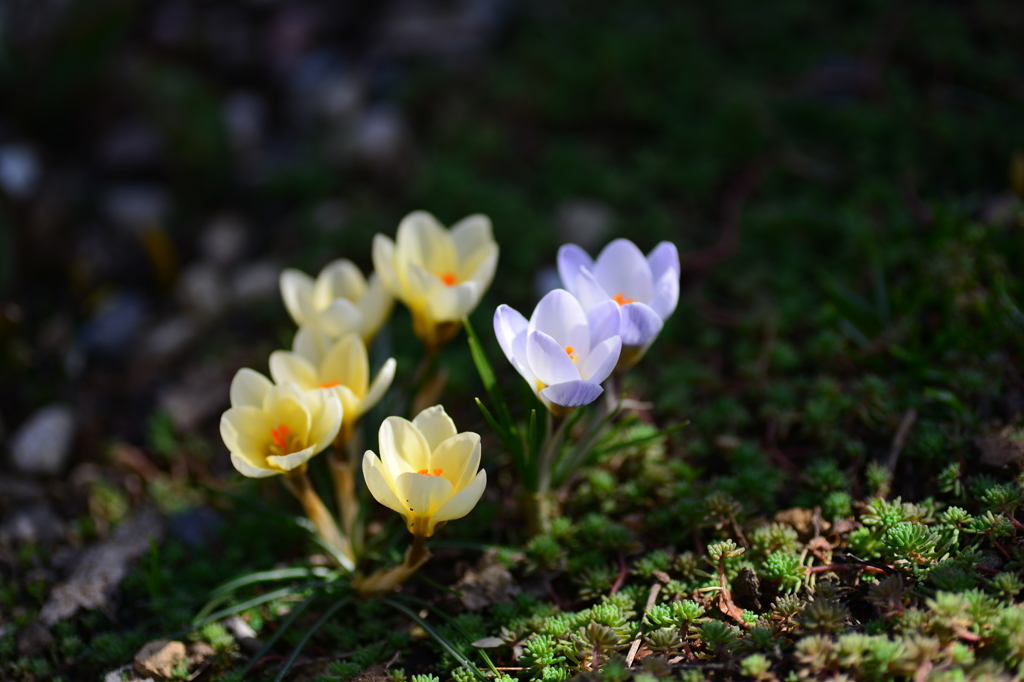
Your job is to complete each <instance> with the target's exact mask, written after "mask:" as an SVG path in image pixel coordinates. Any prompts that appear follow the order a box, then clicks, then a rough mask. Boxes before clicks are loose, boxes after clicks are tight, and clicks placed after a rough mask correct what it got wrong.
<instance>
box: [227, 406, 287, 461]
mask: <svg viewBox="0 0 1024 682" xmlns="http://www.w3.org/2000/svg"><path fill="white" fill-rule="evenodd" d="M273 426H274V423H273V421H272V420H271V419H270V417H269V415H267V413H266V412H264V411H263V409H262V408H259V407H252V406H249V405H243V406H241V407H232V408H231V409H230V410H228V411H226V412H225V413H224V414H223V415H221V418H220V437H221V438H222V439H223V440H224V445H226V446H227V448H228V450H229V451H230V452H232V453H234V454H236V455H239V456H241V457H242V458H244V459H245V460H246V461H247V462H249V463H250V464H252V465H253V466H256V467H258V466H262V465H263V464H265V461H264V457H265V456H266V454H265V453H266V451H267V446H268V445H269V444H270V429H271V428H273Z"/></svg>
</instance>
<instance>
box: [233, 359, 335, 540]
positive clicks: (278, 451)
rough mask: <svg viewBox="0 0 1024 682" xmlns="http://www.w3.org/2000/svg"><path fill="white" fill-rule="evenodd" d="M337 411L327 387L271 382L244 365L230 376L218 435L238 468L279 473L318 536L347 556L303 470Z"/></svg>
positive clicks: (326, 440) (326, 437) (329, 433)
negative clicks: (227, 403) (305, 387)
mask: <svg viewBox="0 0 1024 682" xmlns="http://www.w3.org/2000/svg"><path fill="white" fill-rule="evenodd" d="M342 412H343V410H342V406H341V401H340V400H339V399H338V396H337V395H336V394H335V392H334V391H332V390H325V389H314V390H309V391H305V390H302V389H301V388H300V387H299V386H297V385H295V384H292V383H286V384H282V385H279V386H275V385H274V384H272V383H271V382H270V380H269V379H267V378H266V377H265V376H263V375H262V374H260V373H259V372H256V371H253V370H251V369H248V368H245V369H240V370H239V371H238V372H237V373H236V374H235V378H234V379H233V380H232V382H231V409H229V410H228V411H227V412H225V413H224V415H223V416H222V417H221V420H220V435H221V438H223V439H224V444H225V445H226V446H227V448H228V451H230V453H231V463H232V464H233V465H234V466H235V468H236V469H238V471H239V472H241V473H242V474H243V475H245V476H249V477H251V478H265V477H268V476H277V475H282V476H283V477H284V478H283V480H284V483H285V486H286V487H287V488H288V489H289V490H290V491H291V492H292V493H293V494H294V495H295V496H296V497H297V498H298V500H299V502H301V503H302V506H303V509H304V510H305V512H306V516H308V517H309V519H310V521H312V522H313V523H314V524H315V525H316V527H317V531H318V532H319V533H320V535H321V537H323V539H324V541H326V542H327V543H328V544H329V545H331V546H332V547H333V548H335V549H336V550H338V551H339V552H341V553H342V554H343V555H344V556H348V557H351V547H350V545H349V543H348V540H347V538H345V537H344V536H343V535H342V534H341V532H340V531H339V530H338V526H337V524H336V523H335V522H334V519H333V518H332V517H331V514H330V512H328V511H327V508H326V507H325V506H324V503H323V501H322V500H321V499H320V497H319V495H317V494H316V491H315V490H314V488H313V485H312V483H311V482H310V480H309V477H308V476H307V475H306V469H307V466H308V465H307V463H308V462H309V460H310V459H311V458H312V457H313V456H314V455H316V454H318V453H320V452H322V451H323V450H324V449H326V448H327V446H329V445H330V444H331V443H332V442H333V441H334V438H335V436H337V434H338V429H340V428H341V423H342Z"/></svg>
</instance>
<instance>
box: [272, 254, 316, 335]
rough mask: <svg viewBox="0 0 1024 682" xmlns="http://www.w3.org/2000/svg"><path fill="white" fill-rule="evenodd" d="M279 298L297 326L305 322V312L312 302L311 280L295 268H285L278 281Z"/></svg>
mask: <svg viewBox="0 0 1024 682" xmlns="http://www.w3.org/2000/svg"><path fill="white" fill-rule="evenodd" d="M279 284H280V287H281V298H282V300H284V307H285V308H287V309H288V314H289V315H291V316H292V319H293V320H294V321H295V324H297V325H300V326H301V325H303V324H305V323H306V322H307V320H306V317H305V312H306V311H307V310H309V309H310V307H311V306H312V301H313V278H312V277H310V276H309V275H307V274H306V273H304V272H302V271H301V270H296V269H295V268H287V269H285V270H284V271H282V272H281V277H280V279H279Z"/></svg>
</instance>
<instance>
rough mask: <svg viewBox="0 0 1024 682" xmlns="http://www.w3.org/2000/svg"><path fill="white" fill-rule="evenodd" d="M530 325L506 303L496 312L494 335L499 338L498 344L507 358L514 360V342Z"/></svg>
mask: <svg viewBox="0 0 1024 682" xmlns="http://www.w3.org/2000/svg"><path fill="white" fill-rule="evenodd" d="M528 324H529V323H528V322H527V321H526V318H525V317H523V316H522V315H521V314H520V313H519V312H518V311H516V310H513V309H512V308H510V307H508V306H507V305H505V304H504V303H502V304H501V305H499V306H498V308H497V310H495V311H494V335H495V336H496V337H498V344H499V345H500V346H501V350H502V352H504V353H505V357H506V358H508V359H509V360H510V361H511V360H512V340H513V339H514V338H516V336H517V335H519V334H522V333H523V332H525V331H526V327H527V325H528Z"/></svg>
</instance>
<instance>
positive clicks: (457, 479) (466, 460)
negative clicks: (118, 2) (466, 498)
mask: <svg viewBox="0 0 1024 682" xmlns="http://www.w3.org/2000/svg"><path fill="white" fill-rule="evenodd" d="M479 468H480V436H479V435H478V434H475V433H472V432H469V431H467V432H465V433H460V434H458V435H457V436H452V437H451V438H449V439H448V440H446V441H444V442H443V443H441V444H440V445H438V446H437V447H436V448H434V452H433V453H431V455H430V472H431V473H436V472H438V471H440V472H441V474H440V475H441V476H444V477H445V478H447V479H448V480H449V481H451V483H452V486H453V487H454V488H455V490H462V489H463V488H465V487H466V486H467V485H469V482H470V481H472V480H473V477H474V476H476V472H477V470H478V469H479Z"/></svg>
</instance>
